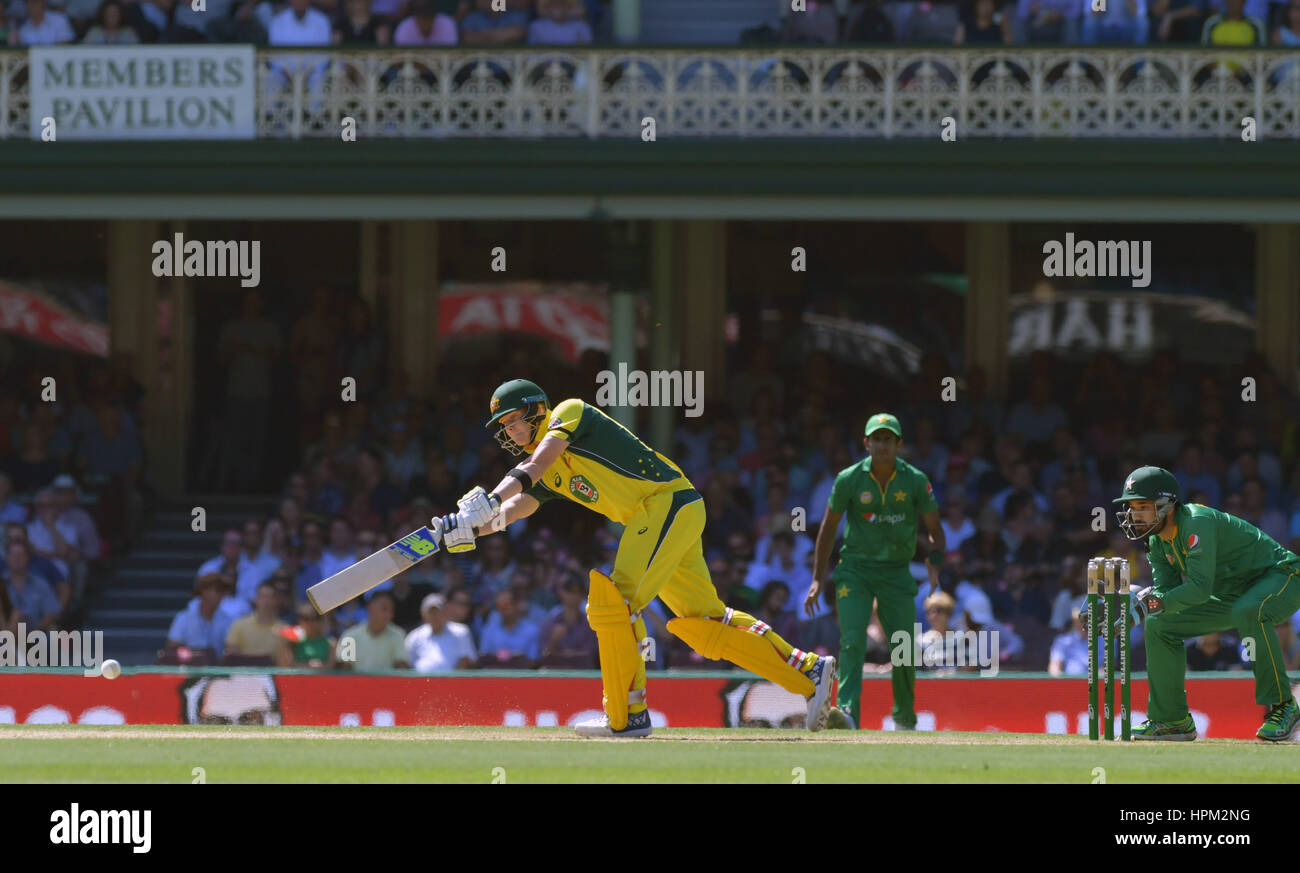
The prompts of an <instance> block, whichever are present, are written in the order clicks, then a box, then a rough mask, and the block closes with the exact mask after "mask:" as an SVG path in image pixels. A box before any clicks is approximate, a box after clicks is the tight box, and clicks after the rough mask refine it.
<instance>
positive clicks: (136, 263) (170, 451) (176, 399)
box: [108, 221, 193, 496]
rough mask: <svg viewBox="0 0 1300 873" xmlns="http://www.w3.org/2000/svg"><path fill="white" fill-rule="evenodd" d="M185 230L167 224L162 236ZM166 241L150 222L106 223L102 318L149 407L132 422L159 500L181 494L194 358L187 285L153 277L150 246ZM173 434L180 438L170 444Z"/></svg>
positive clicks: (181, 279) (180, 279)
mask: <svg viewBox="0 0 1300 873" xmlns="http://www.w3.org/2000/svg"><path fill="white" fill-rule="evenodd" d="M172 232H181V233H183V232H184V223H183V222H173V223H172V226H171V227H170V229H169V230H168V231H167V233H172ZM166 238H168V237H167V235H166V233H164V229H163V228H162V227H161V226H160V225H159V223H158V222H156V221H110V222H108V319H109V336H110V340H109V341H110V344H111V347H112V352H113V354H115V355H116V354H128V355H130V356H131V358H132V372H133V374H134V376H135V378H136V380H137V381H138V382H139V383H140V385H141V387H143V388H144V391H145V396H146V397H148V398H149V402H148V403H145V404H143V409H142V414H143V419H144V420H143V421H140V422H137V425H138V427H139V428H140V439H141V441H142V442H143V443H144V449H145V452H146V454H147V455H148V458H149V480H150V482H151V484H152V485H153V487H154V488H156V489H157V490H158V492H159V493H160V494H161V495H163V496H174V495H177V494H180V493H182V492H183V491H184V490H185V485H186V483H185V459H186V449H187V446H188V437H189V436H190V433H189V402H188V398H189V395H190V389H191V387H192V385H193V373H192V372H191V368H192V366H193V358H192V356H191V355H190V346H191V336H190V330H189V324H190V320H191V309H192V303H191V290H190V285H189V280H187V279H185V278H184V277H176V278H171V279H167V280H159V279H157V278H155V277H154V275H153V270H152V268H151V263H152V260H153V257H154V256H153V254H152V252H151V249H152V247H153V244H154V243H155V242H156V241H157V240H160V239H166ZM178 434H183V435H185V436H184V438H181V439H177V435H178Z"/></svg>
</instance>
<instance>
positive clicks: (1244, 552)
mask: <svg viewBox="0 0 1300 873" xmlns="http://www.w3.org/2000/svg"><path fill="white" fill-rule="evenodd" d="M1114 502H1115V503H1117V504H1120V505H1121V507H1122V508H1121V510H1120V511H1119V512H1116V513H1115V516H1116V518H1117V520H1118V521H1119V526H1120V528H1121V529H1122V530H1123V531H1124V534H1125V536H1127V537H1128V538H1129V539H1130V540H1140V539H1143V538H1146V540H1147V548H1148V552H1147V560H1148V561H1150V562H1151V578H1152V581H1153V582H1154V584H1153V585H1152V586H1150V587H1149V588H1145V589H1143V590H1142V591H1139V592H1138V593H1137V594H1136V595H1135V596H1134V610H1133V611H1134V614H1135V616H1136V618H1137V620H1138V621H1145V622H1146V649H1147V679H1148V687H1149V689H1150V698H1149V701H1148V703H1147V715H1148V716H1149V718H1148V719H1147V720H1146V721H1145V722H1144V723H1143V724H1141V725H1138V726H1137V727H1135V728H1134V729H1133V738H1134V739H1135V740H1194V739H1196V725H1195V724H1194V723H1193V721H1192V717H1191V713H1190V712H1189V711H1188V708H1187V685H1186V681H1185V680H1186V674H1187V649H1186V648H1185V646H1184V643H1186V641H1187V640H1189V639H1191V638H1192V637H1197V636H1201V635H1202V634H1209V633H1215V632H1217V631H1225V630H1228V629H1230V628H1235V629H1236V630H1237V632H1238V633H1240V634H1241V638H1242V640H1243V641H1245V642H1247V652H1248V653H1250V652H1251V649H1252V648H1253V655H1252V656H1251V666H1252V667H1253V669H1254V671H1255V702H1256V703H1258V704H1260V705H1262V706H1265V707H1268V710H1267V715H1266V717H1265V719H1264V723H1263V724H1262V725H1261V726H1260V728H1259V730H1258V731H1257V732H1256V734H1255V735H1256V736H1257V737H1259V738H1260V739H1261V740H1271V741H1279V740H1286V739H1288V738H1289V737H1290V736H1291V734H1292V732H1294V731H1295V728H1296V724H1297V723H1300V708H1297V706H1296V699H1295V696H1294V695H1293V694H1292V693H1291V683H1290V681H1289V680H1288V679H1287V675H1286V665H1285V663H1284V661H1283V652H1282V646H1281V645H1280V643H1279V642H1278V638H1277V632H1276V630H1274V628H1275V626H1276V625H1277V624H1278V623H1280V622H1282V621H1286V620H1287V619H1289V618H1290V617H1291V616H1292V614H1293V613H1295V611H1296V609H1297V608H1300V557H1297V556H1296V555H1295V554H1294V553H1292V552H1290V551H1288V550H1287V549H1284V548H1282V546H1280V545H1278V544H1277V541H1275V540H1274V539H1273V538H1272V537H1270V536H1268V534H1266V533H1264V532H1263V531H1261V530H1260V529H1259V528H1257V527H1255V526H1254V525H1252V524H1250V523H1249V522H1246V521H1243V520H1242V519H1240V518H1237V517H1235V516H1232V515H1228V514H1227V513H1225V512H1220V511H1219V510H1217V509H1211V508H1210V507H1208V506H1201V505H1200V504H1197V503H1188V504H1184V503H1183V495H1182V489H1181V487H1180V486H1179V484H1178V480H1177V479H1175V478H1174V476H1173V474H1172V473H1170V472H1169V471H1168V470H1164V469H1162V468H1160V467H1139V468H1138V469H1136V470H1134V471H1133V472H1132V473H1131V474H1130V475H1129V477H1128V479H1127V480H1126V481H1125V482H1124V492H1123V493H1122V494H1120V496H1119V497H1117V498H1115V500H1114ZM1252 643H1253V645H1251V644H1252Z"/></svg>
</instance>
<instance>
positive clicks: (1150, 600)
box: [1133, 585, 1165, 624]
mask: <svg viewBox="0 0 1300 873" xmlns="http://www.w3.org/2000/svg"><path fill="white" fill-rule="evenodd" d="M1164 611H1165V602H1164V600H1163V599H1162V598H1161V597H1160V595H1159V594H1157V593H1156V590H1155V588H1154V587H1153V586H1150V585H1148V586H1147V587H1146V588H1143V589H1142V590H1141V591H1139V592H1138V593H1137V594H1134V595H1133V615H1134V616H1135V617H1136V618H1137V620H1138V623H1139V624H1141V623H1142V622H1144V621H1146V619H1147V616H1148V615H1159V614H1160V613H1162V612H1164Z"/></svg>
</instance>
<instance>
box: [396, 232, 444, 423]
mask: <svg viewBox="0 0 1300 873" xmlns="http://www.w3.org/2000/svg"><path fill="white" fill-rule="evenodd" d="M390 238H391V240H392V245H391V247H390V251H391V252H392V260H391V262H390V266H391V270H392V274H391V275H392V281H391V282H390V283H389V288H390V294H391V298H392V299H391V305H390V306H389V307H388V313H389V323H388V329H389V336H391V337H393V340H394V342H393V348H392V349H391V350H390V352H389V354H390V357H389V362H388V363H389V366H391V367H400V368H401V369H403V370H404V371H405V372H406V379H407V385H409V386H410V391H411V393H412V394H413V395H415V396H416V397H419V398H422V399H426V400H427V399H431V397H432V394H433V386H434V385H435V384H436V380H435V378H434V377H435V375H436V370H437V367H438V343H437V341H436V337H437V335H438V222H436V221H397V222H393V224H392V225H391V234H390Z"/></svg>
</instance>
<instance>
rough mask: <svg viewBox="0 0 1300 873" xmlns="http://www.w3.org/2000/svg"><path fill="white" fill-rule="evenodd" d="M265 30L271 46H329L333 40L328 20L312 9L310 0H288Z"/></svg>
mask: <svg viewBox="0 0 1300 873" xmlns="http://www.w3.org/2000/svg"><path fill="white" fill-rule="evenodd" d="M266 30H267V41H268V42H269V43H270V44H271V45H273V46H309V45H329V44H330V41H331V40H332V38H333V35H332V33H331V30H330V20H329V19H328V18H326V17H325V13H323V12H321V11H320V10H318V9H315V8H313V7H312V5H311V2H310V0H289V5H288V6H287V7H286V8H285V9H284V11H282V12H280V13H279V14H278V15H276V16H274V17H273V18H272V19H271V23H270V25H269V26H268V27H267V29H266Z"/></svg>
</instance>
